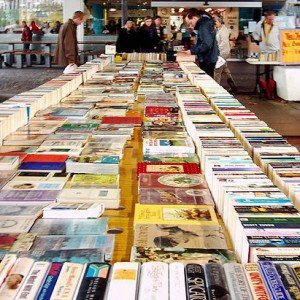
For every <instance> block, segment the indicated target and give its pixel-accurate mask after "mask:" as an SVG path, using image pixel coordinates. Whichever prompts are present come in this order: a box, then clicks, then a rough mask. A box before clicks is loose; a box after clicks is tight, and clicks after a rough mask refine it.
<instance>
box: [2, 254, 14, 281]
mask: <svg viewBox="0 0 300 300" xmlns="http://www.w3.org/2000/svg"><path fill="white" fill-rule="evenodd" d="M16 260H17V255H16V254H5V256H4V257H3V259H2V261H1V262H0V286H1V285H2V283H3V281H4V280H5V278H6V277H7V275H8V273H9V271H10V269H11V268H12V266H13V265H14V264H15V262H16Z"/></svg>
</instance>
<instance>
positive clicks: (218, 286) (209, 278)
mask: <svg viewBox="0 0 300 300" xmlns="http://www.w3.org/2000/svg"><path fill="white" fill-rule="evenodd" d="M205 279H206V287H207V294H208V299H209V300H215V299H220V300H230V293H229V290H228V286H227V282H226V278H225V273H224V270H223V267H222V266H221V265H220V264H216V263H208V264H206V265H205Z"/></svg>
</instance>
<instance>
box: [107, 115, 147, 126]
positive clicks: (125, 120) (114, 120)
mask: <svg viewBox="0 0 300 300" xmlns="http://www.w3.org/2000/svg"><path fill="white" fill-rule="evenodd" d="M101 124H133V125H141V124H142V118H141V117H109V116H104V117H103V118H102V122H101Z"/></svg>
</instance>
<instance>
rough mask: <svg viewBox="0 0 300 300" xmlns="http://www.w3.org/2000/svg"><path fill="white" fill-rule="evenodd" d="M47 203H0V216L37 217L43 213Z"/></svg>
mask: <svg viewBox="0 0 300 300" xmlns="http://www.w3.org/2000/svg"><path fill="white" fill-rule="evenodd" d="M44 207H45V205H26V204H11V205H10V204H8V203H7V204H6V203H5V204H4V203H0V218H1V217H2V216H5V217H12V216H14V217H30V218H34V219H36V218H37V217H39V216H40V215H41V214H42V210H43V208H44Z"/></svg>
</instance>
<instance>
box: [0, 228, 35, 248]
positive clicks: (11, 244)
mask: <svg viewBox="0 0 300 300" xmlns="http://www.w3.org/2000/svg"><path fill="white" fill-rule="evenodd" d="M35 237H36V235H35V234H33V233H0V250H1V251H10V252H19V251H28V250H29V249H30V248H31V246H32V244H33V242H34V239H35Z"/></svg>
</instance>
